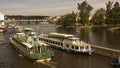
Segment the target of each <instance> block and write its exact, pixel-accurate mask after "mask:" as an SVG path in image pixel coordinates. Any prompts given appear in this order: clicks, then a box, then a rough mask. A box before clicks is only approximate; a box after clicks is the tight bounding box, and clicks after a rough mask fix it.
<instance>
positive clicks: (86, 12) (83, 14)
mask: <svg viewBox="0 0 120 68" xmlns="http://www.w3.org/2000/svg"><path fill="white" fill-rule="evenodd" d="M77 8H78V10H79V16H80V20H81V22H80V23H81V24H83V25H85V24H88V23H89V16H90V11H91V10H92V9H93V7H92V6H90V5H89V4H87V1H83V2H82V3H81V4H79V3H78V7H77Z"/></svg>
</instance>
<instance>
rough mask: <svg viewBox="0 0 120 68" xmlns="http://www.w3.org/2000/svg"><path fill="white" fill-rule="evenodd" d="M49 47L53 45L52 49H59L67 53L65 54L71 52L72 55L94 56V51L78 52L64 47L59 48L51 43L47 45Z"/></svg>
mask: <svg viewBox="0 0 120 68" xmlns="http://www.w3.org/2000/svg"><path fill="white" fill-rule="evenodd" d="M47 44H49V45H51V47H53V48H55V49H59V50H62V51H65V52H70V53H74V54H83V55H91V54H92V52H93V51H92V50H90V51H89V50H88V51H82V50H81V51H77V50H73V49H70V48H64V47H61V46H58V45H56V44H51V43H47Z"/></svg>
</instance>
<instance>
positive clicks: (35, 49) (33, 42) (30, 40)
mask: <svg viewBox="0 0 120 68" xmlns="http://www.w3.org/2000/svg"><path fill="white" fill-rule="evenodd" d="M25 30H29V31H27V32H21V33H16V34H15V35H13V36H12V37H10V43H11V44H12V45H11V46H13V47H14V48H15V49H16V50H17V51H18V52H20V53H21V54H22V55H23V56H25V57H26V58H28V59H29V60H31V61H34V62H42V61H50V60H52V58H53V57H54V52H53V51H52V50H51V48H50V46H49V45H47V44H46V43H44V42H41V41H39V39H37V38H36V37H35V36H36V33H35V32H31V30H32V29H31V28H25Z"/></svg>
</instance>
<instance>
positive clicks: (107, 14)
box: [106, 1, 113, 24]
mask: <svg viewBox="0 0 120 68" xmlns="http://www.w3.org/2000/svg"><path fill="white" fill-rule="evenodd" d="M112 4H113V2H111V1H109V2H108V3H106V24H111V23H112V22H111V21H110V20H111V18H110V13H111V9H112Z"/></svg>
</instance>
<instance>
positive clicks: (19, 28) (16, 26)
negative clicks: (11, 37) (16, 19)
mask: <svg viewBox="0 0 120 68" xmlns="http://www.w3.org/2000/svg"><path fill="white" fill-rule="evenodd" d="M22 30H23V26H19V25H15V27H14V32H16V33H18V32H22Z"/></svg>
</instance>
